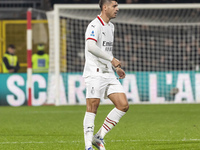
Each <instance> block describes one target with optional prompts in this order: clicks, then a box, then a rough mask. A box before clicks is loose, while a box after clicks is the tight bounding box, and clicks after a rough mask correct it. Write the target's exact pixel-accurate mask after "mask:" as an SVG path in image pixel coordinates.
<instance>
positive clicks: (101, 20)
mask: <svg viewBox="0 0 200 150" xmlns="http://www.w3.org/2000/svg"><path fill="white" fill-rule="evenodd" d="M97 18H98V19H99V21H100V22H101V24H102V25H103V26H105V25H106V24H108V25H109V23H106V22H104V21H103V19H102V18H101V17H100V15H98V16H97Z"/></svg>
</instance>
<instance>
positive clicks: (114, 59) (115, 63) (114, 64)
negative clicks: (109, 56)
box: [111, 57, 121, 68]
mask: <svg viewBox="0 0 200 150" xmlns="http://www.w3.org/2000/svg"><path fill="white" fill-rule="evenodd" d="M111 63H112V65H113V66H114V67H115V68H116V67H121V62H120V61H119V60H118V59H116V58H114V57H113V60H112V61H111Z"/></svg>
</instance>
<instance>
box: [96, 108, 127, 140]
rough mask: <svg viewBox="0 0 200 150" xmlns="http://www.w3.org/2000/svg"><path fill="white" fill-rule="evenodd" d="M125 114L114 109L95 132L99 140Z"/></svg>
mask: <svg viewBox="0 0 200 150" xmlns="http://www.w3.org/2000/svg"><path fill="white" fill-rule="evenodd" d="M125 113H126V112H123V111H121V110H119V109H117V108H114V109H113V110H112V111H111V112H110V113H109V114H108V116H107V117H106V119H105V121H104V123H103V125H102V127H101V128H100V129H99V131H98V132H97V135H99V136H100V137H101V138H104V136H105V135H106V134H107V133H108V132H109V131H110V130H111V129H112V128H113V127H114V126H116V124H117V123H118V122H119V120H120V118H121V117H122V116H123V115H125Z"/></svg>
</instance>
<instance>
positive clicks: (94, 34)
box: [86, 23, 100, 42]
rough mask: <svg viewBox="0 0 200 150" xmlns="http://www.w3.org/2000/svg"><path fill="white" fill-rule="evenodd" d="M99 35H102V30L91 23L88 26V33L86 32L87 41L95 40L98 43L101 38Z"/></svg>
mask: <svg viewBox="0 0 200 150" xmlns="http://www.w3.org/2000/svg"><path fill="white" fill-rule="evenodd" d="M99 33H100V28H99V26H98V25H95V24H94V23H90V24H89V25H88V28H87V31H86V40H89V39H90V40H94V41H96V42H97V41H98V37H99Z"/></svg>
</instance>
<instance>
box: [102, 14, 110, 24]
mask: <svg viewBox="0 0 200 150" xmlns="http://www.w3.org/2000/svg"><path fill="white" fill-rule="evenodd" d="M100 17H101V18H102V19H103V21H104V22H105V23H108V22H109V21H110V18H108V17H107V16H106V15H105V14H103V13H101V14H100Z"/></svg>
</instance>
